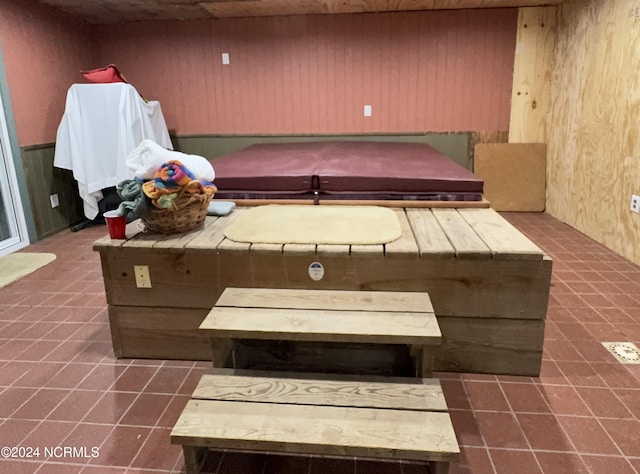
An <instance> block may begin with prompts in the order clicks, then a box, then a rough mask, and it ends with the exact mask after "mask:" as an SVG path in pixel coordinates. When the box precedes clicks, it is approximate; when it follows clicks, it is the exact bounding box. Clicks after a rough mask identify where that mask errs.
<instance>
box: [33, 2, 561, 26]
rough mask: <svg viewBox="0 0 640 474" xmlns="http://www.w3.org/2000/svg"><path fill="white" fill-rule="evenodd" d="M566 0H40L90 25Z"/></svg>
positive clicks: (453, 7) (519, 4)
mask: <svg viewBox="0 0 640 474" xmlns="http://www.w3.org/2000/svg"><path fill="white" fill-rule="evenodd" d="M563 1H564V0H209V1H199V0H39V2H40V3H43V4H46V5H49V6H52V7H54V8H57V9H59V10H63V11H65V12H66V13H69V14H71V15H73V16H75V17H78V18H82V19H83V20H85V21H87V22H89V23H93V24H106V23H119V22H124V21H154V20H196V19H206V18H234V17H235V18H237V17H252V16H278V15H316V14H337V13H365V12H389V11H416V10H451V9H463V8H501V7H533V6H542V5H558V4H560V3H562V2H563Z"/></svg>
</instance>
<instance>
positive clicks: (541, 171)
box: [475, 143, 547, 212]
mask: <svg viewBox="0 0 640 474" xmlns="http://www.w3.org/2000/svg"><path fill="white" fill-rule="evenodd" d="M546 164H547V146H546V145H545V144H544V143H479V144H477V145H476V148H475V174H476V175H478V176H479V177H480V178H482V179H483V180H484V197H485V198H486V199H487V200H488V201H489V202H490V203H491V207H492V208H493V209H495V210H496V211H524V212H542V211H544V208H545V190H546Z"/></svg>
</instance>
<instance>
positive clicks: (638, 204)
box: [629, 194, 640, 213]
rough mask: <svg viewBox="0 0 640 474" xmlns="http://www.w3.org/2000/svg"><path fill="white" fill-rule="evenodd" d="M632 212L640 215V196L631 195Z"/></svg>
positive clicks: (630, 207) (630, 206)
mask: <svg viewBox="0 0 640 474" xmlns="http://www.w3.org/2000/svg"><path fill="white" fill-rule="evenodd" d="M629 209H630V210H631V212H637V213H640V196H636V195H635V194H632V195H631V204H630V205H629Z"/></svg>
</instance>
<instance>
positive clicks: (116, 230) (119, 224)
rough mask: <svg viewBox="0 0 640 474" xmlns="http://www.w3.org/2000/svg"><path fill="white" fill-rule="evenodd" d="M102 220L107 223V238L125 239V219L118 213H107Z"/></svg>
mask: <svg viewBox="0 0 640 474" xmlns="http://www.w3.org/2000/svg"><path fill="white" fill-rule="evenodd" d="M103 215H104V220H105V221H107V228H108V229H109V237H111V238H112V239H126V238H127V234H126V232H125V229H126V227H127V219H126V218H125V217H124V216H121V215H120V214H118V211H107V212H105V213H104V214H103Z"/></svg>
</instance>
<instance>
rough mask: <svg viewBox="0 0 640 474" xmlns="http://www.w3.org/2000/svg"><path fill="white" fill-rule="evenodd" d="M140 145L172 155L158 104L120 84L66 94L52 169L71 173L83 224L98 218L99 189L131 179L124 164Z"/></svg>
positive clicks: (90, 86) (82, 86) (81, 88)
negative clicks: (152, 145)
mask: <svg viewBox="0 0 640 474" xmlns="http://www.w3.org/2000/svg"><path fill="white" fill-rule="evenodd" d="M145 139H150V140H153V141H154V142H156V143H158V144H159V145H161V146H163V147H165V148H169V149H173V145H172V144H171V139H170V138H169V131H168V130H167V125H166V123H165V120H164V116H163V115H162V109H161V108H160V103H159V102H157V101H149V102H145V101H144V99H142V97H140V95H139V94H138V92H137V91H136V89H135V88H134V87H133V86H132V85H131V84H125V83H113V84H74V85H72V86H71V87H70V88H69V91H68V92H67V103H66V107H65V112H64V116H63V117H62V121H61V122H60V126H59V127H58V134H57V138H56V149H55V157H54V161H53V164H54V166H56V167H58V168H64V169H68V170H71V171H73V177H74V178H75V179H76V181H77V182H78V189H79V191H80V197H81V198H82V200H83V201H84V214H85V216H86V217H87V218H88V219H94V218H95V217H96V216H97V215H98V201H99V200H100V199H102V191H101V190H102V189H104V188H108V187H111V186H115V185H116V184H118V183H119V182H120V181H123V180H125V179H131V178H133V171H131V170H130V169H129V168H127V166H126V158H127V156H128V155H129V153H131V151H132V150H134V149H135V148H136V147H137V146H138V145H139V144H140V142H142V141H143V140H145Z"/></svg>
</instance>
